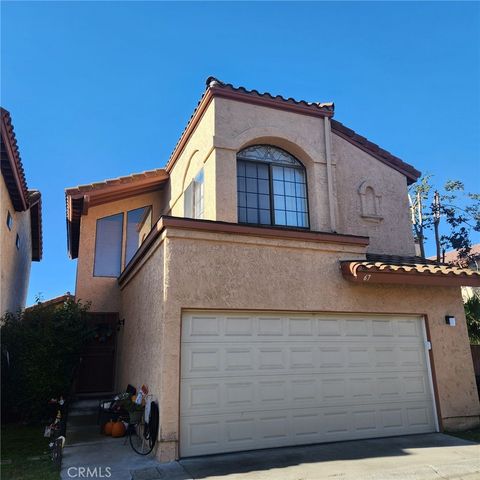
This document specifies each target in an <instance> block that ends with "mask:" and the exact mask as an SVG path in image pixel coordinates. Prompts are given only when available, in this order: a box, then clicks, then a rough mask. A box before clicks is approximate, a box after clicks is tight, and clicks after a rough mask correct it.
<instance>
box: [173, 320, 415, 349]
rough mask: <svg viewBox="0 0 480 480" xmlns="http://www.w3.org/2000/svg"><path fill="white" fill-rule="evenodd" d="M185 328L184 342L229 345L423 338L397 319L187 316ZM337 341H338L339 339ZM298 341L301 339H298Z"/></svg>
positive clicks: (412, 325) (410, 322)
mask: <svg viewBox="0 0 480 480" xmlns="http://www.w3.org/2000/svg"><path fill="white" fill-rule="evenodd" d="M188 318H189V322H188V325H186V326H185V325H184V327H183V336H182V338H183V342H185V343H188V342H190V341H193V342H195V343H198V342H209V341H212V340H214V341H215V342H228V341H230V340H229V338H231V337H232V336H233V337H237V336H245V337H250V338H249V341H250V342H256V341H259V342H264V341H266V340H268V341H282V339H289V340H290V341H295V339H294V338H292V337H308V336H311V335H315V336H321V337H329V339H330V340H331V341H335V340H336V339H339V338H341V339H343V340H353V341H355V340H358V339H362V338H364V337H374V338H377V337H380V338H383V339H385V340H395V342H396V343H398V342H404V341H406V342H408V341H411V340H412V339H413V340H414V341H417V340H418V338H421V336H422V329H421V325H420V324H419V322H418V320H416V319H410V320H407V319H405V318H397V317H389V316H387V317H381V316H379V317H378V318H373V317H366V316H354V317H353V318H348V319H346V318H345V316H343V317H341V316H337V315H329V316H328V317H326V316H322V315H317V314H299V315H296V316H295V315H287V316H265V315H252V316H249V315H245V314H231V315H225V314H224V315H222V314H215V315H211V314H206V315H205V314H198V315H195V314H189V315H188ZM338 337H339V338H338ZM296 340H297V341H301V340H302V338H297V339H296Z"/></svg>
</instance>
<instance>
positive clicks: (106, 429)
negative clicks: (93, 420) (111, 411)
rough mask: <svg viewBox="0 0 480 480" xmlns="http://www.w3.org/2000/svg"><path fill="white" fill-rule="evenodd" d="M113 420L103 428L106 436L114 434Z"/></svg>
mask: <svg viewBox="0 0 480 480" xmlns="http://www.w3.org/2000/svg"><path fill="white" fill-rule="evenodd" d="M113 425H114V423H113V420H110V421H109V422H107V423H106V424H105V426H104V427H103V433H104V434H105V435H111V434H112V428H113Z"/></svg>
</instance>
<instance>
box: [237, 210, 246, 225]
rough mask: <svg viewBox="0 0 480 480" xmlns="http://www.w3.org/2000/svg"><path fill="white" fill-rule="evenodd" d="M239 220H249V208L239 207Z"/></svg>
mask: <svg viewBox="0 0 480 480" xmlns="http://www.w3.org/2000/svg"><path fill="white" fill-rule="evenodd" d="M238 221H239V222H246V221H247V209H246V208H239V209H238Z"/></svg>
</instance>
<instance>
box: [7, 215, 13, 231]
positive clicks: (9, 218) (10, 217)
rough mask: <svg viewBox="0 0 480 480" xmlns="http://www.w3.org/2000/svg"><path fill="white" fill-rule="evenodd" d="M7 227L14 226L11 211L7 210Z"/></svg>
mask: <svg viewBox="0 0 480 480" xmlns="http://www.w3.org/2000/svg"><path fill="white" fill-rule="evenodd" d="M7 227H8V229H9V230H11V229H12V228H13V218H12V215H11V214H10V212H7Z"/></svg>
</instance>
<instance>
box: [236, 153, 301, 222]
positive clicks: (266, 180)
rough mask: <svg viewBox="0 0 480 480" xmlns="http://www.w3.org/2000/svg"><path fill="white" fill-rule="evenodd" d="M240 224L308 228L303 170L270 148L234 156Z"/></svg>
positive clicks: (290, 159)
mask: <svg viewBox="0 0 480 480" xmlns="http://www.w3.org/2000/svg"><path fill="white" fill-rule="evenodd" d="M237 198H238V221H239V223H249V224H257V225H258V224H260V225H282V226H289V227H300V228H308V226H309V225H308V200H307V180H306V174H305V167H304V166H303V165H302V164H301V163H300V162H299V161H298V160H297V159H296V158H295V157H293V156H292V155H290V154H289V153H287V152H285V151H284V150H282V149H280V148H277V147H273V146H271V145H254V146H252V147H247V148H245V149H243V150H241V151H240V152H238V154H237Z"/></svg>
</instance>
